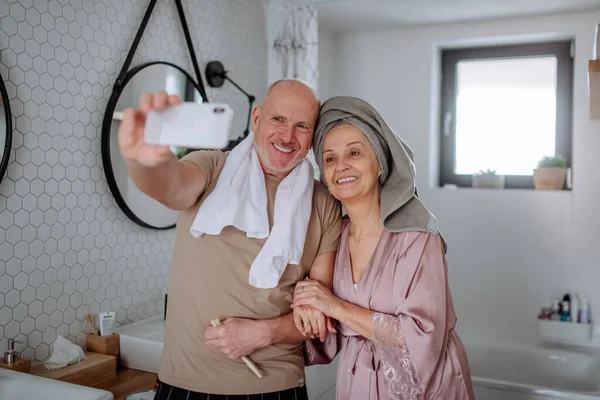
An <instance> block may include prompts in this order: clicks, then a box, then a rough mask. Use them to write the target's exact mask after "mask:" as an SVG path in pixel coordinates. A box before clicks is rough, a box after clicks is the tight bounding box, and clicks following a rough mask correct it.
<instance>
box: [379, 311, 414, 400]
mask: <svg viewBox="0 0 600 400" xmlns="http://www.w3.org/2000/svg"><path fill="white" fill-rule="evenodd" d="M373 335H374V338H373V341H374V343H375V348H376V350H377V353H378V355H379V359H380V360H381V362H382V372H383V375H384V376H385V378H386V381H387V384H388V392H389V395H390V398H391V399H393V400H420V399H422V398H423V390H422V389H421V385H420V384H419V382H418V380H417V375H416V373H415V369H414V367H413V365H412V363H411V361H410V355H409V354H408V350H407V348H406V343H405V341H404V335H403V334H402V327H401V324H400V320H399V319H398V318H396V317H393V316H391V315H387V314H382V313H374V314H373Z"/></svg>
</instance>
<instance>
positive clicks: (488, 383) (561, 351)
mask: <svg viewBox="0 0 600 400" xmlns="http://www.w3.org/2000/svg"><path fill="white" fill-rule="evenodd" d="M160 323H162V324H163V329H164V319H163V316H162V315H157V316H154V317H150V318H145V319H142V320H139V321H136V322H133V323H130V324H127V325H122V326H120V327H118V328H116V329H115V331H116V332H118V333H120V334H121V335H125V336H129V337H131V339H133V342H137V341H138V340H141V341H146V340H148V339H145V338H141V337H139V336H137V335H136V333H137V331H138V330H139V328H140V327H143V326H146V325H154V324H158V325H161V324H160ZM127 339H128V338H125V340H127ZM121 340H123V338H122V339H121ZM159 343H160V342H159ZM136 344H137V343H136ZM161 347H162V346H161ZM465 348H466V349H467V355H468V350H469V349H470V348H471V349H473V348H482V349H498V350H513V351H526V352H531V353H538V354H539V353H544V354H547V353H548V351H551V352H553V353H554V354H557V355H564V356H569V355H571V356H573V355H575V356H584V357H591V358H593V359H596V360H597V358H596V357H594V356H593V355H589V354H586V353H584V352H582V351H578V349H573V350H571V348H564V347H559V348H557V347H554V346H551V345H548V344H545V345H541V344H540V343H526V344H525V343H518V344H517V343H514V342H513V343H511V342H495V343H489V342H482V341H468V342H465ZM471 378H472V381H473V385H475V386H481V387H486V388H491V389H497V390H505V391H516V392H520V393H527V394H537V395H544V396H548V397H555V398H562V399H564V398H565V397H566V398H568V399H569V400H592V399H594V400H596V399H600V392H578V391H571V390H569V391H566V390H564V391H563V390H561V389H554V388H548V387H545V386H537V385H532V384H527V383H519V382H512V381H503V380H498V379H493V378H486V377H482V376H477V375H473V371H472V373H471ZM334 386H335V385H334Z"/></svg>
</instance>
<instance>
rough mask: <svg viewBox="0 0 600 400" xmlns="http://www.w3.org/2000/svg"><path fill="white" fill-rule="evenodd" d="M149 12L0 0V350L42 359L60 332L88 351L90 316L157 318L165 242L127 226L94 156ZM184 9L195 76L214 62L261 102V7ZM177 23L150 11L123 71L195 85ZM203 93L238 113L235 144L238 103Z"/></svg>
mask: <svg viewBox="0 0 600 400" xmlns="http://www.w3.org/2000/svg"><path fill="white" fill-rule="evenodd" d="M142 3H143V4H142ZM146 3H147V2H145V1H144V2H138V1H134V2H130V1H122V0H105V1H102V2H100V1H92V0H83V1H82V0H70V1H68V0H65V1H57V0H50V1H47V0H40V1H37V0H36V1H32V0H27V1H24V0H19V1H15V0H11V1H9V2H8V4H7V2H4V3H3V2H1V1H0V26H1V27H2V29H1V30H0V43H2V44H3V49H2V52H1V54H0V71H1V72H2V73H3V75H4V78H5V79H6V78H8V80H7V82H6V86H7V91H8V93H9V97H10V104H11V108H12V111H13V117H14V122H15V130H14V133H13V151H12V152H11V157H10V162H9V166H8V170H7V174H6V177H5V178H4V179H3V181H2V183H1V184H0V204H4V205H5V207H1V208H0V226H1V227H2V230H0V344H5V339H6V338H7V337H8V336H20V337H22V338H23V339H24V340H26V341H27V348H26V349H25V350H24V352H23V354H24V355H25V356H29V357H32V356H35V358H36V359H38V360H43V359H45V358H46V357H47V356H48V354H49V349H50V347H49V345H50V344H51V343H52V342H53V341H54V339H55V338H56V335H57V334H60V335H62V336H64V337H67V338H69V339H70V340H72V341H77V342H78V343H85V334H83V333H82V330H84V329H85V330H87V331H89V327H87V325H86V328H84V327H83V326H82V321H84V319H85V315H86V313H87V312H88V311H90V312H94V313H98V312H100V311H105V310H109V309H111V308H112V309H113V310H115V311H117V320H118V322H119V323H128V322H132V321H135V320H137V319H140V318H144V317H147V316H149V315H154V314H156V313H160V312H162V310H163V306H164V304H163V301H162V293H163V292H164V291H166V284H167V273H168V263H169V261H170V260H171V256H172V251H173V241H174V232H173V231H168V232H164V231H152V230H146V229H143V228H140V227H138V226H137V225H135V224H133V223H132V222H131V221H130V220H129V219H128V218H127V217H126V216H125V214H124V213H123V212H122V211H121V210H120V209H119V208H118V207H117V206H116V203H115V201H114V199H113V197H112V195H111V193H110V192H109V189H108V186H107V184H106V181H105V179H104V172H103V166H102V160H101V156H100V152H101V150H100V134H101V126H102V119H103V113H104V110H105V108H106V105H107V102H108V99H109V96H110V94H111V91H112V85H113V84H114V81H115V79H116V77H117V74H118V72H119V70H120V68H121V66H122V64H123V61H124V59H125V57H126V55H127V52H128V50H129V47H130V45H131V42H132V40H133V37H134V35H135V32H136V30H137V28H138V26H139V23H140V21H141V19H142V16H143V13H144V7H145V4H146ZM183 3H184V4H183V6H184V8H185V10H186V15H187V22H188V24H189V27H190V31H191V35H192V39H193V41H194V45H195V46H194V47H195V48H196V51H197V56H198V59H199V61H200V64H201V65H200V67H201V69H203V67H204V63H206V62H207V61H210V60H213V59H219V60H222V61H223V62H224V64H225V66H226V67H227V69H228V70H229V71H231V74H232V76H235V80H236V82H239V83H240V85H241V86H242V87H244V89H246V90H248V91H249V92H251V93H253V94H255V95H256V96H258V97H259V98H260V96H261V95H262V92H263V91H264V89H265V86H266V78H267V77H266V73H265V70H266V61H267V49H266V43H264V12H263V5H262V2H261V1H260V0H252V1H249V0H232V1H229V2H217V1H211V2H196V1H192V0H184V1H183ZM176 16H177V11H176V9H175V5H174V3H173V2H158V4H157V6H156V8H155V10H154V13H153V15H152V17H151V19H150V21H149V24H148V26H147V28H146V31H145V33H144V36H143V38H142V41H141V43H140V46H139V48H138V51H137V53H136V54H135V56H134V59H133V62H132V66H135V65H139V64H141V63H144V62H148V61H155V60H164V61H168V62H172V63H175V64H177V65H179V66H181V67H183V68H185V69H186V70H187V71H188V72H190V73H191V74H192V75H193V70H192V68H191V63H190V57H189V55H188V52H187V48H186V45H185V41H184V38H183V34H182V30H181V26H180V25H179V23H178V20H177V18H176ZM240 21H244V24H243V30H242V28H241V26H242V24H241V23H240ZM207 92H208V95H209V97H211V99H213V100H219V101H221V100H222V101H227V102H228V103H230V104H231V105H232V106H233V107H234V108H235V109H236V111H237V110H239V111H240V112H238V113H236V117H235V120H234V125H233V130H234V132H237V133H238V134H241V133H242V130H243V128H244V126H245V112H246V110H247V102H246V99H245V97H244V96H242V95H241V93H239V92H238V91H237V90H236V89H235V88H233V87H231V85H227V84H226V85H225V86H224V87H223V88H220V89H211V88H207Z"/></svg>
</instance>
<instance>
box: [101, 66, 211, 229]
mask: <svg viewBox="0 0 600 400" xmlns="http://www.w3.org/2000/svg"><path fill="white" fill-rule="evenodd" d="M121 87H122V89H121V90H119V89H118V88H115V89H114V90H113V93H112V95H111V97H110V100H109V101H108V106H107V107H106V114H105V115H104V123H103V125H102V162H103V164H104V171H105V174H106V179H107V181H108V187H109V188H110V191H111V192H112V194H113V196H114V197H115V199H116V201H117V204H119V207H121V209H122V210H123V212H125V214H126V215H127V216H128V217H129V218H131V219H132V220H133V221H134V222H136V223H137V224H139V225H141V226H143V227H146V228H153V229H170V228H173V227H174V226H175V221H176V219H177V211H174V210H171V209H169V208H167V207H165V206H164V205H162V204H161V203H159V202H158V201H156V200H154V199H153V198H151V197H149V196H147V195H145V194H144V193H142V192H141V191H140V190H139V189H138V188H137V186H136V185H135V183H134V182H133V181H132V180H131V178H130V177H129V173H128V171H127V166H126V165H125V160H124V159H123V157H122V156H121V152H120V151H119V145H118V131H119V124H120V121H121V120H122V118H123V110H125V109H126V108H129V107H133V108H137V106H138V102H139V98H140V95H141V94H142V93H143V92H151V93H154V92H158V91H161V90H164V91H165V92H167V93H168V94H176V95H179V96H180V97H181V98H182V99H183V100H184V101H188V102H197V103H201V102H202V101H203V97H202V95H201V93H200V90H199V88H198V85H197V83H196V82H195V81H194V80H193V79H192V77H191V76H190V75H189V74H188V73H187V72H185V71H184V70H182V69H181V68H179V67H178V66H176V65H173V64H169V63H165V62H152V63H148V64H144V65H141V66H139V67H136V68H134V69H132V70H131V71H129V72H128V73H127V75H126V76H125V79H124V81H123V84H122V85H121ZM187 152H188V149H177V151H176V154H177V156H178V157H180V158H181V157H183V156H184V155H185V154H186V153H187Z"/></svg>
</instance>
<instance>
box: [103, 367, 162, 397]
mask: <svg viewBox="0 0 600 400" xmlns="http://www.w3.org/2000/svg"><path fill="white" fill-rule="evenodd" d="M155 383H156V374H153V373H151V372H143V371H137V370H135V369H129V368H120V369H118V370H117V377H116V378H115V379H113V380H110V381H108V382H104V383H102V384H100V385H97V386H95V387H96V388H98V389H104V390H108V391H109V392H112V394H114V396H115V400H125V396H127V395H130V394H132V393H135V392H141V391H144V390H153V389H154V384H155Z"/></svg>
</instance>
